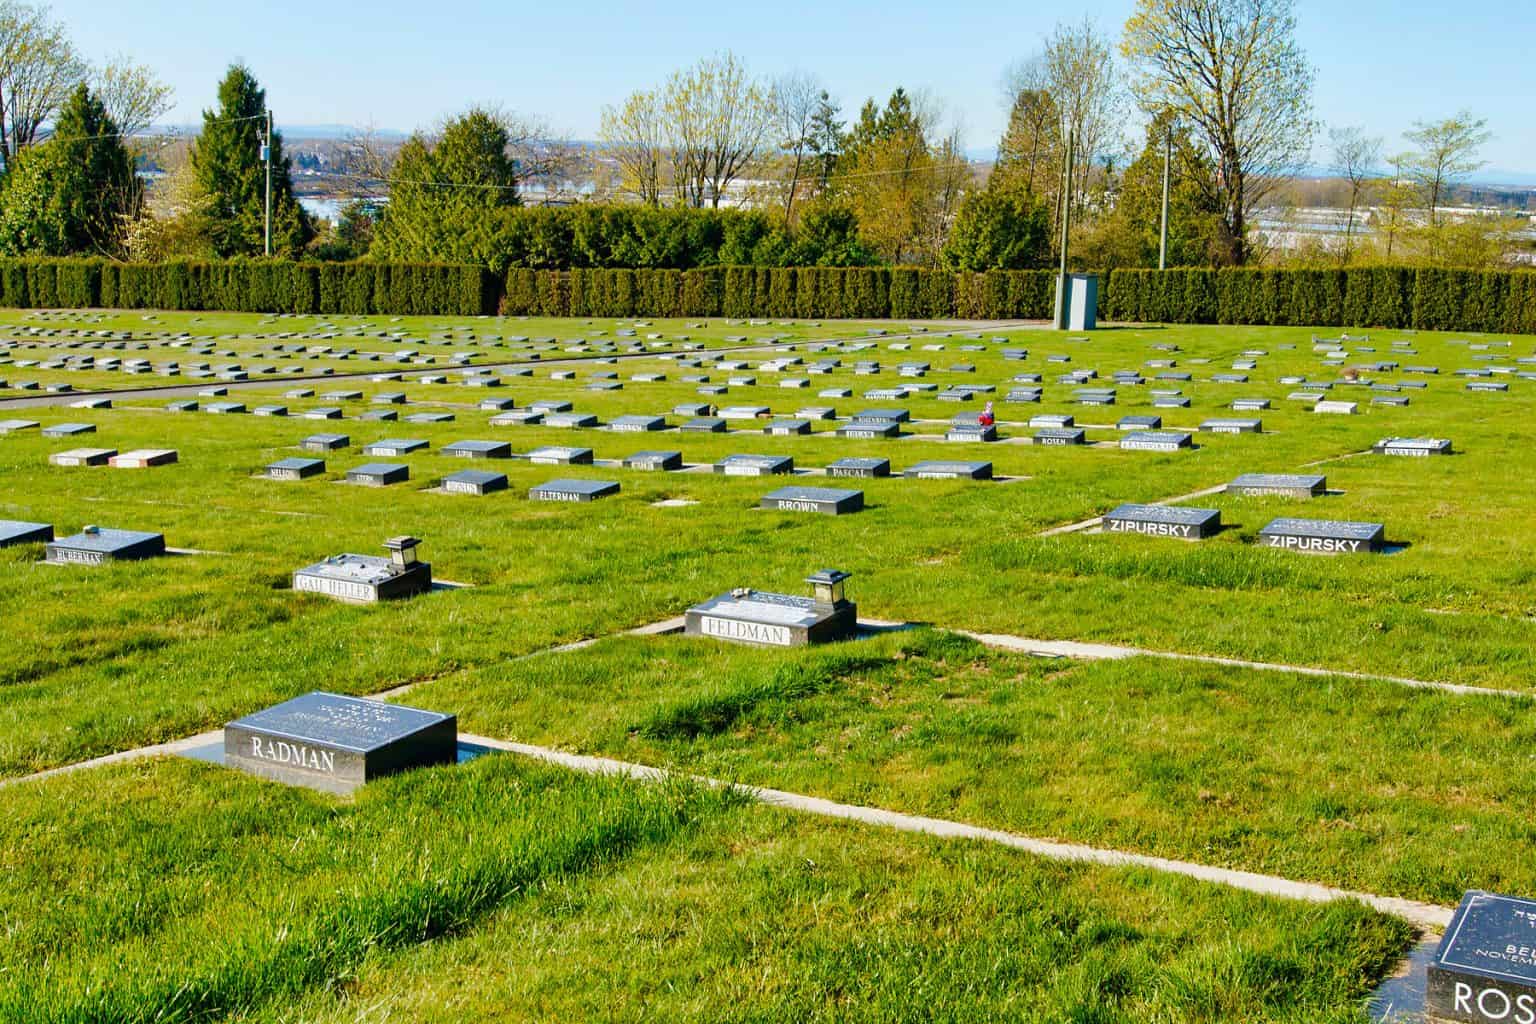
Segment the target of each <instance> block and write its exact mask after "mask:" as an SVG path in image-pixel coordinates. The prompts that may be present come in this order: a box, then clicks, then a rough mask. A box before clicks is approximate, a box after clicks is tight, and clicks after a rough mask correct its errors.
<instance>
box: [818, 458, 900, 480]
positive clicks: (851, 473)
mask: <svg viewBox="0 0 1536 1024" xmlns="http://www.w3.org/2000/svg"><path fill="white" fill-rule="evenodd" d="M890 475H891V460H890V459H875V458H846V459H838V460H837V461H836V462H834V463H832V464H831V465H829V466H828V467H827V476H841V477H882V476H890Z"/></svg>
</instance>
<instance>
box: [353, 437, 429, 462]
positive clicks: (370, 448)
mask: <svg viewBox="0 0 1536 1024" xmlns="http://www.w3.org/2000/svg"><path fill="white" fill-rule="evenodd" d="M427 447H429V442H427V441H425V440H423V439H421V438H419V437H405V438H402V437H387V438H385V439H384V440H382V441H374V442H373V443H372V444H365V445H363V454H364V455H386V456H389V457H391V458H398V457H399V456H401V455H409V454H411V452H416V451H421V450H422V449H423V448H427Z"/></svg>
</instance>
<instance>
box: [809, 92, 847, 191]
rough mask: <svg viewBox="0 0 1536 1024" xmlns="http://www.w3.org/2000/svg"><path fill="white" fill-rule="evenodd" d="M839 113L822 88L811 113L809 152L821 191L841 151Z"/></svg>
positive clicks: (841, 127) (824, 188) (825, 185)
mask: <svg viewBox="0 0 1536 1024" xmlns="http://www.w3.org/2000/svg"><path fill="white" fill-rule="evenodd" d="M840 113H842V108H841V107H839V106H838V105H837V104H836V103H835V102H833V100H832V97H831V96H830V95H829V94H828V93H827V92H826V91H825V90H823V91H822V94H821V96H820V97H819V98H818V99H817V101H816V113H815V114H813V115H811V153H812V154H813V155H814V156H815V159H816V177H817V179H818V182H819V184H818V190H819V191H822V192H825V191H826V189H827V181H828V179H830V178H831V177H832V172H833V171H835V170H836V169H837V161H838V159H839V158H840V157H841V156H842V152H843V125H844V122H843V121H841V120H839V119H838V114H840Z"/></svg>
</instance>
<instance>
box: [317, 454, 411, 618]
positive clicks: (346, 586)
mask: <svg viewBox="0 0 1536 1024" xmlns="http://www.w3.org/2000/svg"><path fill="white" fill-rule="evenodd" d="M401 468H404V467H401ZM420 544H421V541H420V540H418V539H417V538H415V537H391V538H390V539H389V540H387V541H385V542H384V547H385V548H387V549H388V550H389V557H388V558H381V557H378V556H376V555H352V554H342V555H332V556H331V557H330V558H327V559H326V560H325V561H323V562H316V563H315V564H314V565H308V566H305V567H304V568H302V569H300V570H298V571H297V572H295V573H294V574H293V589H294V590H296V591H301V592H304V593H310V594H323V595H325V596H326V597H334V598H336V599H337V600H338V601H348V602H351V603H354V604H371V603H373V602H375V601H386V600H390V599H392V598H397V597H410V596H412V595H413V594H421V593H425V592H426V591H428V590H431V589H432V566H431V565H430V564H429V563H427V562H423V561H421V560H420V559H419V558H418V556H417V554H416V548H417V547H418V546H419V545H420Z"/></svg>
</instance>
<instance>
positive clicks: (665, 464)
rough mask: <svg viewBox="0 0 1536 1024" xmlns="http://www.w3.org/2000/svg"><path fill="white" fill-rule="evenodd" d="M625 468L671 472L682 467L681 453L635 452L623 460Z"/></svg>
mask: <svg viewBox="0 0 1536 1024" xmlns="http://www.w3.org/2000/svg"><path fill="white" fill-rule="evenodd" d="M624 468H625V469H643V470H654V471H660V472H672V471H673V470H678V469H682V468H683V453H682V452H673V451H654V452H652V451H646V452H635V454H633V455H631V456H628V457H627V458H625V460H624Z"/></svg>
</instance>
